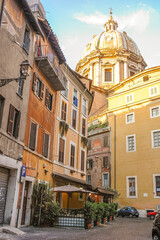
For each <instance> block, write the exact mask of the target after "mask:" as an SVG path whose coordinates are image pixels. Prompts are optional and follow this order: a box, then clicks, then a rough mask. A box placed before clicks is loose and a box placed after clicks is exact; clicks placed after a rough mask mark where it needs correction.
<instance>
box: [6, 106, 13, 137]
mask: <svg viewBox="0 0 160 240" xmlns="http://www.w3.org/2000/svg"><path fill="white" fill-rule="evenodd" d="M14 112H15V107H14V106H13V105H12V104H10V108H9V116H8V126H7V133H8V134H9V135H12V130H13V119H14Z"/></svg>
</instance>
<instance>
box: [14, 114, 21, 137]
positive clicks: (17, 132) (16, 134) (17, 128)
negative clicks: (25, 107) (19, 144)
mask: <svg viewBox="0 0 160 240" xmlns="http://www.w3.org/2000/svg"><path fill="white" fill-rule="evenodd" d="M20 118H21V112H20V111H18V115H17V121H16V123H15V124H16V126H15V127H16V129H15V138H18V134H19V126H20Z"/></svg>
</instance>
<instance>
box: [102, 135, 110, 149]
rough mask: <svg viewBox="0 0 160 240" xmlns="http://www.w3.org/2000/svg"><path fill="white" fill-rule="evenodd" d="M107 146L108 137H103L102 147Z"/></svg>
mask: <svg viewBox="0 0 160 240" xmlns="http://www.w3.org/2000/svg"><path fill="white" fill-rule="evenodd" d="M108 145H109V144H108V136H104V137H103V147H107V146H108Z"/></svg>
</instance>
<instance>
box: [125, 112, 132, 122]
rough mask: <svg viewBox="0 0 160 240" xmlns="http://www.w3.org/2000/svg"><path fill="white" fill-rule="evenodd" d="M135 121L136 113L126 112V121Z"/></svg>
mask: <svg viewBox="0 0 160 240" xmlns="http://www.w3.org/2000/svg"><path fill="white" fill-rule="evenodd" d="M133 122H134V113H129V114H126V123H127V124H128V123H133Z"/></svg>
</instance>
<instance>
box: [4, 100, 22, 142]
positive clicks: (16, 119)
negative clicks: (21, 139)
mask: <svg viewBox="0 0 160 240" xmlns="http://www.w3.org/2000/svg"><path fill="white" fill-rule="evenodd" d="M20 117H21V113H20V111H18V110H17V109H16V108H15V107H14V106H13V105H12V104H10V108H9V116H8V126H7V133H8V134H9V135H11V136H13V137H15V138H18V134H19V127H20Z"/></svg>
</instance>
